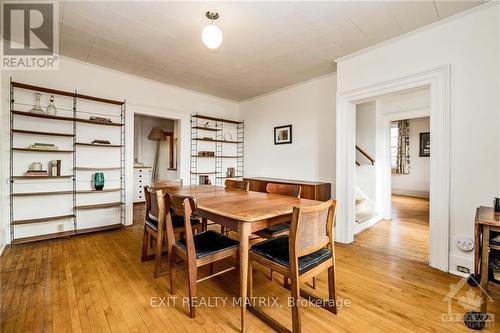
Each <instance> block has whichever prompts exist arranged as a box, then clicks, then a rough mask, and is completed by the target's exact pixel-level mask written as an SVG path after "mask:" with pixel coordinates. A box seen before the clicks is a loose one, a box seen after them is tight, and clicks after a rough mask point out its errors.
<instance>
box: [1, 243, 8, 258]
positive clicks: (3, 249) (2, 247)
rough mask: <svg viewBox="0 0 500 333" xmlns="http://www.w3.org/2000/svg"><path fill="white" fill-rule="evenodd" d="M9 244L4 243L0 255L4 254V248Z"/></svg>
mask: <svg viewBox="0 0 500 333" xmlns="http://www.w3.org/2000/svg"><path fill="white" fill-rule="evenodd" d="M6 246H7V244H4V245H2V246H1V247H0V257H1V256H2V254H3V250H5V247H6Z"/></svg>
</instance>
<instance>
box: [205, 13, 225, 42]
mask: <svg viewBox="0 0 500 333" xmlns="http://www.w3.org/2000/svg"><path fill="white" fill-rule="evenodd" d="M205 15H206V16H207V17H208V19H209V20H211V21H212V23H210V24H209V25H207V26H206V27H205V28H203V31H202V32H201V40H202V41H203V44H205V46H206V47H207V48H209V49H210V50H217V49H218V48H219V47H220V46H221V45H222V40H223V36H222V31H221V30H220V29H219V27H218V26H216V25H215V24H214V20H217V19H218V18H219V14H218V13H216V12H210V11H208V12H207V13H206V14H205Z"/></svg>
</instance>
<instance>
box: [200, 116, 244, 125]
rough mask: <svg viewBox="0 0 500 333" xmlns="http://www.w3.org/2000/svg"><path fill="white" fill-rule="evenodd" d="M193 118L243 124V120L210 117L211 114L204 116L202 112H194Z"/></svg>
mask: <svg viewBox="0 0 500 333" xmlns="http://www.w3.org/2000/svg"><path fill="white" fill-rule="evenodd" d="M192 117H193V118H199V119H205V120H213V121H221V122H224V123H230V124H243V122H242V121H238V120H230V119H224V118H216V117H210V116H203V115H201V114H194V115H192Z"/></svg>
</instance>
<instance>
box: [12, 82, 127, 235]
mask: <svg viewBox="0 0 500 333" xmlns="http://www.w3.org/2000/svg"><path fill="white" fill-rule="evenodd" d="M33 93H41V94H42V99H43V98H45V99H47V98H48V96H49V95H54V96H55V97H56V98H57V99H56V103H55V104H56V107H57V115H48V114H38V113H32V112H29V111H30V109H31V108H32V106H33V104H30V103H29V102H27V101H26V100H27V98H28V96H30V95H31V96H32V94H33ZM57 102H59V103H60V104H58V103H57ZM10 111H11V112H10V221H11V229H10V230H11V242H12V243H13V244H16V243H25V242H31V241H38V240H45V239H51V238H56V237H65V236H71V235H77V234H79V233H88V232H94V231H99V230H109V229H112V228H118V227H121V226H123V225H125V219H126V216H125V207H124V202H125V153H126V152H125V101H116V100H111V99H105V98H100V97H95V96H90V95H84V94H79V93H78V92H77V91H76V90H75V91H71V92H69V91H62V90H57V89H51V88H47V87H41V86H35V85H30V84H25V83H20V82H14V81H12V80H11V83H10ZM91 116H97V117H105V118H109V119H112V122H111V123H106V122H104V123H103V122H99V121H97V120H93V119H90V117H91ZM87 117H88V119H87ZM89 126H91V127H89ZM94 126H95V127H94ZM102 128H104V129H105V130H104V131H102V130H101V132H99V129H102ZM99 133H100V134H99ZM106 134H109V136H111V138H109V141H110V142H113V144H109V145H106V144H94V143H92V140H91V139H90V138H89V137H90V136H91V135H101V137H99V138H94V139H108V138H107V137H106ZM35 140H36V142H51V143H54V144H56V143H57V144H58V145H62V146H64V149H58V150H52V149H30V148H26V143H27V142H35ZM58 140H59V141H58ZM87 141H88V142H87ZM23 143H24V144H23ZM23 146H24V147H23ZM102 148H107V149H102ZM82 150H86V152H84V151H82ZM115 150H116V153H114V151H115ZM99 152H100V153H103V154H105V157H106V158H107V159H108V160H111V162H109V164H110V165H106V166H104V165H101V166H100V165H93V164H94V163H96V161H97V162H98V163H99V164H100V163H102V161H101V160H102V159H103V158H100V157H99V155H98V154H99ZM52 154H53V156H54V157H53V158H52V157H51V156H52ZM27 156H28V157H27ZM31 156H33V157H31ZM89 156H90V158H89ZM92 156H95V157H94V158H92ZM48 157H50V158H51V159H58V158H60V159H62V161H63V163H64V170H61V173H62V175H60V176H52V175H50V176H45V175H37V176H28V175H24V174H23V173H24V171H26V170H27V169H28V167H29V163H27V161H31V160H30V159H31V158H33V161H37V160H43V161H45V163H47V164H48V160H46V159H47V158H48ZM28 158H29V159H28ZM42 164H43V163H42ZM80 164H82V165H80ZM118 165H119V166H118ZM46 166H47V165H46ZM89 172H90V173H93V172H110V173H114V178H116V179H113V177H111V180H109V179H106V184H108V183H112V184H111V185H107V186H109V188H107V187H105V188H104V189H103V190H102V191H96V190H94V189H92V184H91V178H92V177H91V174H90V173H89ZM82 174H83V176H82ZM117 192H119V194H114V193H117ZM80 195H83V196H80ZM106 196H113V197H106ZM51 197H54V198H53V199H50V198H51ZM83 198H84V199H83ZM19 200H21V201H19ZM58 208H60V209H58ZM105 209H111V210H113V209H116V210H115V211H112V212H110V211H108V213H104V212H103V210H105ZM81 211H88V212H91V213H90V214H91V215H87V216H86V218H87V220H88V219H89V216H90V219H91V220H92V221H93V220H99V218H101V216H104V218H105V220H102V218H101V222H98V223H101V224H100V225H92V222H91V224H90V225H86V224H85V221H84V220H85V218H84V217H82V216H80V214H81ZM94 211H96V212H98V213H92V212H94ZM115 213H116V214H115ZM87 223H88V222H87ZM20 228H22V229H20Z"/></svg>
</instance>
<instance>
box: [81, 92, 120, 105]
mask: <svg viewBox="0 0 500 333" xmlns="http://www.w3.org/2000/svg"><path fill="white" fill-rule="evenodd" d="M75 96H76V97H77V98H81V99H88V100H90V101H94V102H101V103H107V104H115V105H123V104H125V102H124V101H116V100H112V99H107V98H101V97H95V96H90V95H84V94H78V93H76V94H75Z"/></svg>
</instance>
